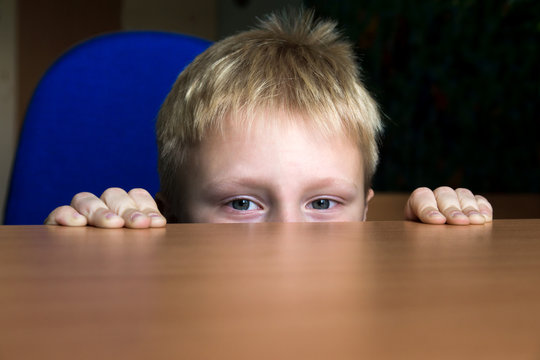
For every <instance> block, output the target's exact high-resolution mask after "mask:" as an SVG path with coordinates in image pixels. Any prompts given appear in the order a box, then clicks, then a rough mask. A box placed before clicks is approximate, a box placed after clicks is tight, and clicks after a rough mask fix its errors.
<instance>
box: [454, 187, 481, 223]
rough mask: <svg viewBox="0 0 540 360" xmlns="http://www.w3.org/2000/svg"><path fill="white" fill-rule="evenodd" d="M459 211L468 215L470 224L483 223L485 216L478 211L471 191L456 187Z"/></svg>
mask: <svg viewBox="0 0 540 360" xmlns="http://www.w3.org/2000/svg"><path fill="white" fill-rule="evenodd" d="M456 194H457V197H458V200H459V204H460V206H461V211H462V212H463V213H464V214H465V215H467V216H468V217H469V223H470V224H477V225H480V224H484V223H485V222H486V218H485V217H484V216H483V215H482V214H481V213H480V209H479V208H478V203H477V202H476V199H475V197H474V195H473V193H472V192H471V191H470V190H468V189H456Z"/></svg>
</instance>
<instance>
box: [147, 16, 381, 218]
mask: <svg viewBox="0 0 540 360" xmlns="http://www.w3.org/2000/svg"><path fill="white" fill-rule="evenodd" d="M380 131H381V122H380V118H379V113H378V109H377V105H376V103H375V102H374V101H373V99H372V98H371V97H370V95H369V94H368V92H367V91H366V89H365V88H364V86H363V85H362V83H361V81H360V78H359V72H358V69H357V64H356V61H355V57H354V53H353V50H352V48H351V46H350V44H349V43H348V42H346V41H344V40H343V39H342V38H341V37H340V34H339V33H338V32H337V30H336V29H335V24H334V23H332V22H316V21H314V19H313V14H312V13H311V12H307V13H302V14H298V15H291V14H288V15H287V14H283V15H281V16H278V15H270V16H269V17H268V18H266V20H264V21H262V22H261V23H260V24H259V26H258V27H257V28H255V29H252V30H249V31H245V32H242V33H239V34H237V35H234V36H231V37H229V38H226V39H224V40H222V41H220V42H217V43H215V44H214V45H213V46H211V47H210V48H209V49H208V50H206V51H205V52H204V53H202V54H201V55H199V56H198V57H197V58H196V59H195V60H194V61H193V62H192V63H191V64H190V65H189V66H188V67H187V68H186V69H185V70H184V71H183V72H182V73H181V74H180V75H179V77H178V79H177V80H176V83H175V84H174V87H173V89H172V90H171V92H170V93H169V95H168V97H167V99H166V100H165V102H164V104H163V106H162V108H161V111H160V113H159V118H158V123H157V139H158V151H159V165H158V166H159V174H160V181H161V191H160V192H161V193H160V198H161V199H162V200H163V201H164V202H165V203H166V206H165V209H164V211H165V214H166V216H167V217H168V218H169V220H173V221H174V220H181V221H265V220H284V221H288V220H289V219H293V218H294V219H293V220H312V219H314V220H361V219H362V218H363V217H364V214H365V211H364V205H365V203H366V201H367V200H366V195H367V194H368V190H369V187H370V182H371V178H372V176H373V173H374V171H375V168H376V165H377V161H378V150H377V141H378V137H379V134H380ZM235 152H236V153H235ZM295 156H296V157H301V158H295ZM303 160H304V161H303ZM303 167H304V168H303ZM344 172H345V173H346V174H345V173H344ZM341 175H343V176H341ZM311 180H313V181H311ZM341 180H344V182H345V183H348V185H350V186H349V187H348V188H347V189H343V188H344V187H347V186H341V188H342V190H344V191H343V192H344V193H345V192H347V193H350V192H352V189H356V190H355V191H356V192H357V193H358V194H357V196H352V195H347V196H344V195H343V196H342V195H334V194H333V192H335V193H336V194H337V192H338V191H337V188H339V187H340V184H338V183H340V181H341ZM325 181H326V183H325ZM220 184H223V186H220ZM317 184H319V185H320V186H318V185H317ZM323 185H324V186H323ZM341 185H343V184H341ZM332 186H335V187H336V191H333V190H332ZM317 187H319V188H320V189H317ZM359 187H360V188H359ZM214 188H216V189H217V190H216V191H215V194H210V193H211V192H212V191H211V190H212V189H214ZM284 188H287V189H289V190H288V191H285V190H284ZM294 189H296V190H294ZM218 190H219V191H218ZM308 190H309V191H308ZM319 190H320V191H319ZM342 197H348V198H347V199H342ZM263 198H264V199H263ZM353 198H354V199H353ZM286 199H288V201H289V202H290V203H292V202H295V203H298V204H299V206H300V207H303V206H305V208H306V209H309V210H310V211H311V213H310V214H312V213H313V215H314V217H312V216H311V215H310V214H307V215H306V216H304V217H303V218H302V217H293V218H280V217H279V216H278V215H276V214H278V213H280V214H281V213H283V212H284V211H285V207H286V206H285V205H284V204H282V203H283V202H284V201H285V200H286ZM312 199H313V200H312ZM317 202H318V203H317ZM346 202H347V203H348V204H349V205H350V206H349V208H348V209H345V206H344V210H347V211H348V212H347V211H345V213H347V214H349V213H350V214H352V213H353V212H359V213H358V214H356V216H357V218H351V216H352V215H350V214H349V215H347V216H344V214H337V210H336V206H335V205H336V204H338V205H340V206H341V205H343V204H345V203H346ZM304 203H305V204H304ZM278 205H279V206H278ZM282 205H283V206H282ZM353 205H354V206H353ZM360 205H361V206H360ZM289 207H290V206H289ZM293 207H294V206H293ZM231 209H232V210H231ZM313 210H321V211H322V212H324V211H325V213H327V214H330V215H329V217H326V218H325V217H324V216H326V215H324V216H323V217H321V216H320V214H321V212H320V211H313ZM323 210H324V211H323ZM205 211H206V212H205ZM220 211H222V212H221V213H220ZM227 211H229V212H230V213H229V212H227ZM301 211H302V210H301ZM332 211H333V213H332ZM237 212H238V213H237ZM285 212H286V211H285ZM245 214H248V215H245ZM298 214H300V213H298ZM298 214H297V215H298ZM332 214H334V217H333V218H331V216H332ZM229 215H231V216H229ZM237 215H239V216H240V217H238V216H237ZM281 215H283V214H281ZM337 215H339V216H337ZM246 216H247V217H246Z"/></svg>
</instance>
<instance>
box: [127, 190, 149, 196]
mask: <svg viewBox="0 0 540 360" xmlns="http://www.w3.org/2000/svg"><path fill="white" fill-rule="evenodd" d="M128 195H129V196H133V195H134V196H150V193H149V192H148V191H146V190H145V189H143V188H134V189H131V190H130V191H129V192H128Z"/></svg>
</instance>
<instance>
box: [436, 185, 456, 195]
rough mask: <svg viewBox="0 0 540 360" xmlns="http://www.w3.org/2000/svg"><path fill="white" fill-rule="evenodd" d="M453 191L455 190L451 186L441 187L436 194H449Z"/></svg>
mask: <svg viewBox="0 0 540 360" xmlns="http://www.w3.org/2000/svg"><path fill="white" fill-rule="evenodd" d="M453 191H454V189H452V188H451V187H450V186H439V187H438V188H436V189H435V190H434V192H435V193H438V194H447V193H449V192H453Z"/></svg>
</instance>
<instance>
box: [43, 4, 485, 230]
mask: <svg viewBox="0 0 540 360" xmlns="http://www.w3.org/2000/svg"><path fill="white" fill-rule="evenodd" d="M381 130H382V125H381V121H380V117H379V112H378V108H377V105H376V104H375V102H374V101H373V99H372V98H371V97H370V95H369V94H368V92H367V90H366V89H365V88H364V86H363V85H362V83H361V81H360V79H359V74H358V70H357V66H356V63H355V57H354V55H353V51H352V48H351V46H350V44H349V43H347V42H345V41H344V40H342V39H341V37H340V35H339V33H338V32H337V31H336V29H335V24H333V23H331V22H315V21H314V19H313V14H312V13H304V14H300V16H298V17H293V16H287V15H283V16H281V17H280V16H276V15H271V16H269V17H268V18H267V19H266V20H265V21H263V22H261V24H260V25H259V27H258V28H256V29H253V30H249V31H246V32H243V33H239V34H237V35H234V36H231V37H229V38H227V39H224V40H222V41H220V42H217V43H216V44H214V45H213V46H212V47H210V48H209V49H208V50H207V51H205V52H204V53H203V54H201V55H200V56H199V57H197V58H196V59H195V60H194V61H193V63H192V64H190V65H189V66H188V67H187V68H186V69H185V70H184V71H183V72H182V73H181V74H180V75H179V77H178V79H177V81H176V83H175V84H174V86H173V89H172V90H171V92H170V93H169V95H168V96H167V99H166V100H165V102H164V104H163V106H162V108H161V110H160V113H159V117H158V121H157V139H158V152H159V162H158V168H159V174H160V182H161V189H160V192H159V193H158V194H157V195H156V201H157V203H156V202H155V201H154V199H152V197H151V196H150V194H148V192H146V191H144V190H142V189H134V190H131V191H130V192H129V193H126V192H125V191H124V190H122V189H118V188H111V189H108V190H106V191H105V192H104V193H103V195H102V196H101V198H100V199H98V198H97V197H96V196H95V195H93V194H90V193H80V194H77V195H75V197H74V198H73V201H72V203H71V206H63V207H59V208H57V209H55V210H54V211H53V212H52V213H51V214H50V215H49V217H48V218H47V220H46V221H45V223H46V224H60V225H68V226H81V225H86V224H90V225H94V226H99V227H107V228H109V227H122V226H126V227H131V228H147V227H161V226H164V225H165V223H166V221H170V222H261V221H363V220H365V217H366V213H367V209H368V202H369V200H370V199H371V198H372V197H373V190H372V189H371V188H370V186H371V179H372V177H373V174H374V172H375V168H376V165H377V162H378V149H377V142H378V139H379V136H380V133H381ZM158 204H159V205H158ZM158 208H159V209H160V210H161V212H160V211H159V210H158ZM162 213H163V215H164V216H162V215H161V214H162ZM405 216H406V218H407V219H410V220H416V219H419V220H421V221H423V222H426V223H432V224H443V223H445V222H446V223H450V224H483V223H485V222H489V221H491V219H492V209H491V205H490V204H489V202H487V200H486V199H485V198H483V197H480V196H474V195H473V194H472V193H471V192H470V191H468V190H466V189H457V190H455V191H454V190H452V189H450V188H447V187H441V188H438V189H436V190H435V191H433V192H432V191H431V190H429V189H426V188H420V189H417V190H416V191H415V192H413V194H412V195H411V197H410V199H409V201H408V203H407V207H406V210H405Z"/></svg>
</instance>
